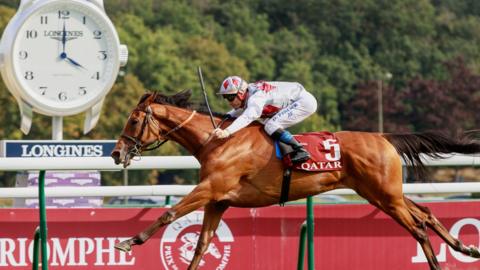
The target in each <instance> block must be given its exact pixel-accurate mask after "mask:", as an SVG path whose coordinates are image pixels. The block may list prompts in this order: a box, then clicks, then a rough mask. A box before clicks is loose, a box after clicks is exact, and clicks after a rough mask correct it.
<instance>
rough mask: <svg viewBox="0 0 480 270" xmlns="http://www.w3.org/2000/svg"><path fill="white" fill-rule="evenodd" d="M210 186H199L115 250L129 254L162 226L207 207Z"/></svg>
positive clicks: (118, 245)
mask: <svg viewBox="0 0 480 270" xmlns="http://www.w3.org/2000/svg"><path fill="white" fill-rule="evenodd" d="M211 194H212V192H211V190H210V184H209V183H208V182H207V181H205V182H202V183H200V184H198V185H197V186H196V187H195V189H194V190H192V192H190V193H189V194H188V195H187V196H185V197H184V198H183V199H182V200H181V201H180V202H179V203H178V204H176V205H174V206H173V207H172V208H171V209H170V210H168V211H166V212H165V213H163V215H161V216H160V217H159V218H158V219H157V220H156V221H155V222H154V223H152V224H151V225H150V226H148V227H147V228H146V229H145V230H143V231H142V232H141V233H139V234H137V235H136V236H134V237H133V238H130V239H128V240H125V241H123V242H120V243H118V244H116V245H115V248H116V249H118V250H121V251H125V252H128V251H130V250H131V247H132V246H133V245H141V244H143V243H145V242H146V241H147V240H148V239H149V238H150V237H152V235H154V234H155V233H156V232H157V231H158V230H159V229H160V228H161V227H162V226H164V225H167V224H170V223H172V222H173V221H175V220H176V219H178V218H180V217H182V216H184V215H186V214H188V213H190V212H192V211H194V210H197V209H199V208H201V207H203V206H205V205H206V204H207V203H208V202H209V201H210V200H211Z"/></svg>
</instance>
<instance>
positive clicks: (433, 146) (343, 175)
mask: <svg viewBox="0 0 480 270" xmlns="http://www.w3.org/2000/svg"><path fill="white" fill-rule="evenodd" d="M190 95H191V92H190V91H183V92H180V93H178V94H175V95H173V96H165V95H162V94H159V93H150V94H145V95H144V96H143V97H142V98H141V100H140V102H139V104H138V105H137V107H136V108H135V109H134V110H133V111H132V113H131V114H130V117H129V118H128V121H127V123H126V125H125V128H124V130H123V133H122V134H121V136H120V138H119V139H118V142H117V144H116V146H115V148H114V150H113V151H112V157H113V159H114V160H115V163H116V164H120V163H123V165H124V166H125V167H126V166H128V165H129V164H130V160H131V159H132V157H134V156H135V155H140V153H141V152H142V151H143V150H146V149H148V148H149V147H151V146H152V145H154V144H155V143H156V142H158V141H160V140H166V139H169V140H172V141H175V142H177V143H179V144H180V145H182V146H183V147H184V148H186V150H188V151H189V152H190V153H191V154H192V155H193V156H195V157H196V158H197V159H198V161H199V162H200V164H201V169H200V179H199V183H198V185H197V186H196V187H195V189H194V190H193V191H192V192H191V193H190V194H188V195H187V196H185V197H184V198H183V199H182V200H181V201H180V202H179V203H178V204H176V205H175V206H173V207H172V208H171V209H169V210H167V211H166V212H165V213H164V214H163V215H162V216H160V217H159V218H158V219H157V220H156V221H155V222H154V223H153V224H151V225H150V226H149V227H147V228H146V229H145V230H144V231H142V232H140V233H139V234H137V235H135V236H134V237H133V238H131V239H128V240H126V241H123V242H121V243H118V244H117V245H116V246H115V247H116V248H117V249H119V250H122V251H130V250H131V247H132V246H133V245H141V244H143V243H145V242H146V241H147V240H148V239H149V238H150V237H152V235H154V234H155V233H156V232H157V231H158V230H159V229H160V228H161V227H162V226H165V225H167V224H169V223H171V222H173V221H174V220H176V219H178V218H180V217H182V216H184V215H186V214H188V213H190V212H192V211H194V210H197V209H199V208H201V207H203V208H204V219H203V225H202V229H201V233H200V237H199V239H198V242H197V246H196V250H195V254H194V257H193V259H192V261H191V263H190V266H189V267H188V269H197V268H198V265H199V263H200V260H201V258H202V255H203V254H204V253H205V251H206V249H207V248H208V246H209V243H210V240H211V239H212V237H213V236H214V234H215V230H216V229H217V226H218V224H219V222H220V220H221V217H222V215H223V213H224V212H225V211H226V210H227V208H228V207H230V206H234V207H262V206H269V205H273V204H276V203H278V202H279V199H280V192H281V186H282V175H283V164H282V162H281V161H280V160H279V159H277V157H276V155H275V150H274V144H273V141H272V139H271V138H270V137H269V136H268V135H267V134H266V133H265V132H264V131H263V126H262V125H261V124H258V123H255V124H251V125H250V126H248V127H246V128H244V129H242V130H240V131H238V132H237V133H235V134H234V135H233V136H231V137H229V138H227V139H222V140H212V139H211V133H212V131H213V127H212V123H211V120H210V118H209V116H208V115H206V114H201V113H197V112H196V111H193V110H191V109H189V108H188V99H189V98H190ZM214 121H215V122H217V123H219V122H220V121H221V118H219V117H215V118H214ZM230 122H231V121H227V122H226V123H225V125H228V124H229V123H230ZM336 136H337V138H338V141H339V144H340V149H341V152H340V153H341V158H342V162H343V168H342V170H341V171H333V172H303V171H294V172H293V173H292V179H291V186H290V193H289V197H288V199H289V200H291V201H293V200H298V199H301V198H305V197H307V196H313V195H316V194H319V193H322V192H326V191H329V190H333V189H337V188H351V189H353V190H355V191H356V192H357V194H359V195H360V196H362V197H363V198H365V199H366V200H367V201H368V202H369V203H370V204H372V205H374V206H376V207H377V208H379V209H380V210H382V211H383V212H385V213H386V214H388V215H389V216H391V217H392V218H393V219H394V220H395V221H397V222H398V223H399V224H400V225H401V226H403V227H404V228H405V229H406V230H407V231H408V232H409V233H410V234H411V235H412V236H413V237H414V238H415V239H416V240H417V241H418V243H419V244H420V245H421V247H422V249H423V252H424V253H425V256H426V258H427V260H428V263H429V265H430V269H440V265H439V263H438V261H437V259H436V257H435V252H434V251H433V249H432V245H431V244H430V240H429V238H428V234H427V232H426V229H427V227H429V228H431V229H433V231H435V232H436V233H437V234H438V235H439V236H440V237H441V238H442V239H443V240H444V241H446V242H447V243H448V245H450V246H451V247H452V248H453V249H454V250H456V251H459V252H461V253H463V254H466V255H468V256H472V257H475V258H480V251H479V249H478V248H476V247H474V246H468V247H467V246H465V245H464V244H462V243H461V242H460V241H459V240H458V239H456V238H454V237H453V236H452V235H450V233H449V232H448V230H447V229H446V228H445V227H444V226H443V225H442V224H440V222H439V221H438V220H437V218H435V216H434V215H433V214H432V213H431V212H430V211H429V209H428V208H426V207H423V206H420V205H418V204H416V203H415V202H413V201H411V200H410V199H409V198H407V197H405V196H404V195H403V192H402V162H401V158H400V156H404V157H405V159H406V160H407V161H409V163H411V164H412V165H413V168H414V169H415V170H417V173H420V172H421V169H422V168H424V167H423V164H422V160H421V159H420V156H421V155H420V154H421V153H423V154H426V155H429V156H432V157H441V156H439V154H443V153H452V152H457V153H464V154H472V153H478V152H480V143H478V142H475V141H473V140H470V139H468V138H466V137H465V136H461V138H455V139H451V138H449V137H447V136H445V135H442V134H440V133H435V132H429V133H418V134H417V133H412V134H381V133H367V132H348V131H342V132H337V133H336Z"/></svg>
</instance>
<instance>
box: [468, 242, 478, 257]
mask: <svg viewBox="0 0 480 270" xmlns="http://www.w3.org/2000/svg"><path fill="white" fill-rule="evenodd" d="M468 248H469V249H470V256H472V257H473V258H480V251H479V250H478V248H477V247H475V246H473V245H470V246H468Z"/></svg>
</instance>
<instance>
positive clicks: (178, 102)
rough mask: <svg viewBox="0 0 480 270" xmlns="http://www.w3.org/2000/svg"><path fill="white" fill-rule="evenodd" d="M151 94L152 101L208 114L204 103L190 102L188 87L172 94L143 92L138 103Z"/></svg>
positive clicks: (217, 115) (216, 113)
mask: <svg viewBox="0 0 480 270" xmlns="http://www.w3.org/2000/svg"><path fill="white" fill-rule="evenodd" d="M152 95H153V100H152V102H153V103H157V104H163V105H173V106H175V107H179V108H185V109H190V110H194V109H195V110H196V111H197V112H199V113H202V114H206V115H208V114H209V111H208V107H207V106H206V104H194V103H192V102H190V97H191V96H192V90H190V89H186V90H183V91H180V92H178V93H176V94H173V95H165V94H162V93H160V92H158V91H155V92H147V93H145V94H143V96H142V97H141V98H140V101H139V102H138V105H140V104H142V103H143V102H145V101H146V100H147V99H148V98H149V97H151V96H152ZM212 114H213V116H216V117H220V118H223V117H225V116H226V114H224V113H219V112H212Z"/></svg>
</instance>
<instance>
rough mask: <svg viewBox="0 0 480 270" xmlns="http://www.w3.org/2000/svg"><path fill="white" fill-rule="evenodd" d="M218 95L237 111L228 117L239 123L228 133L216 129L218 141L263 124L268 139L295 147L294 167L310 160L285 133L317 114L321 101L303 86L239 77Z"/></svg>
mask: <svg viewBox="0 0 480 270" xmlns="http://www.w3.org/2000/svg"><path fill="white" fill-rule="evenodd" d="M217 94H219V95H222V96H223V98H225V99H226V100H227V101H228V102H229V104H230V106H231V107H232V108H233V109H232V110H231V111H229V112H228V113H227V114H228V115H229V116H231V117H236V119H235V120H234V121H233V123H232V124H231V125H230V126H228V127H227V128H226V129H221V128H217V129H215V130H214V131H213V136H214V138H218V139H223V138H227V137H229V136H230V135H232V134H233V133H235V132H237V131H238V130H240V129H242V128H244V127H246V126H248V125H249V124H250V123H251V122H253V121H255V120H260V122H262V123H263V124H264V129H265V131H266V132H267V134H268V135H270V136H271V137H272V138H273V139H275V140H279V141H280V142H283V143H285V144H287V145H289V146H291V147H292V149H293V153H292V154H291V155H290V157H291V160H292V163H301V162H304V161H306V160H308V159H309V158H310V155H309V154H308V152H307V151H305V149H304V148H303V145H301V144H300V143H299V142H298V141H297V140H296V139H295V138H294V137H293V136H292V134H291V133H290V132H289V131H288V130H286V129H285V128H288V127H290V126H293V125H294V124H297V123H299V122H301V121H303V120H304V119H305V118H307V117H308V116H310V115H311V114H313V113H314V112H315V111H316V110H317V100H316V99H315V97H314V96H313V95H312V94H310V93H309V92H307V91H306V90H305V88H304V87H303V86H302V85H301V84H300V83H297V82H267V81H258V82H256V83H250V84H248V83H247V82H246V81H245V80H243V79H242V78H240V77H238V76H230V77H227V78H226V79H225V80H224V81H223V82H222V85H221V86H220V92H218V93H217Z"/></svg>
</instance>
